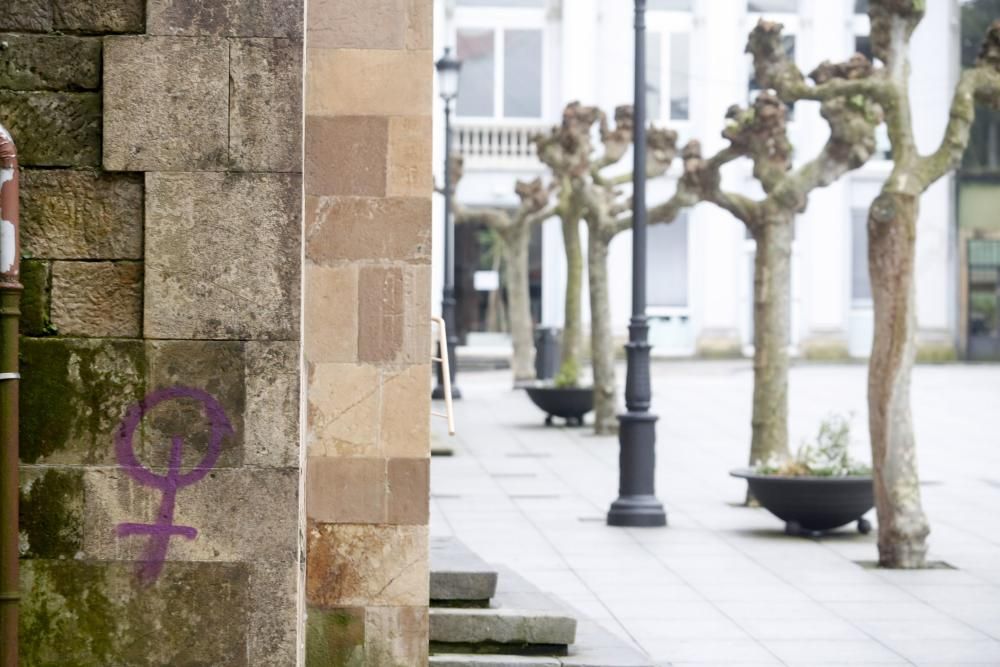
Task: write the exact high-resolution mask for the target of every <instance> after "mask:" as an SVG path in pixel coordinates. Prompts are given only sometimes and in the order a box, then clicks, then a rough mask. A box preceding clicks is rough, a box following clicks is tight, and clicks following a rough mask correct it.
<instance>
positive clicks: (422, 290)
mask: <svg viewBox="0 0 1000 667" xmlns="http://www.w3.org/2000/svg"><path fill="white" fill-rule="evenodd" d="M404 276H405V281H404V283H403V289H404V296H403V300H404V303H406V311H405V317H404V320H403V327H404V329H403V354H402V359H401V360H402V361H403V362H404V363H408V364H425V363H427V361H428V359H429V358H430V351H431V321H430V316H431V267H430V265H427V264H425V265H420V266H408V267H406V270H405V273H404Z"/></svg>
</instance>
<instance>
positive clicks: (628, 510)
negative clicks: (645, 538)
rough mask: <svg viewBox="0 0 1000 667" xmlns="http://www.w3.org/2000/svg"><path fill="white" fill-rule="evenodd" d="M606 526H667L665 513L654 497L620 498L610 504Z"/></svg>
mask: <svg viewBox="0 0 1000 667" xmlns="http://www.w3.org/2000/svg"><path fill="white" fill-rule="evenodd" d="M608 525H609V526H621V527H633V528H662V527H663V526H666V525H667V513H666V512H665V511H664V510H663V505H662V504H661V503H660V501H659V500H657V499H656V496H621V497H620V498H618V500H616V501H615V502H613V503H611V509H610V510H609V511H608Z"/></svg>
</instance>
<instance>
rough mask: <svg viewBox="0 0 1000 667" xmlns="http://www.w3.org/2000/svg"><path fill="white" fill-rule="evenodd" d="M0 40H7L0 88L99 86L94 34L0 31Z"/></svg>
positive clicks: (98, 42)
mask: <svg viewBox="0 0 1000 667" xmlns="http://www.w3.org/2000/svg"><path fill="white" fill-rule="evenodd" d="M0 41H2V42H7V48H6V49H5V50H4V51H3V56H4V57H3V59H2V60H0V88H5V89H7V90H97V89H98V88H100V85H101V40H100V39H98V38H96V37H69V36H63V35H58V36H56V35H16V34H0Z"/></svg>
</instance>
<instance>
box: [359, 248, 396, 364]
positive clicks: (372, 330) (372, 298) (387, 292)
mask: <svg viewBox="0 0 1000 667" xmlns="http://www.w3.org/2000/svg"><path fill="white" fill-rule="evenodd" d="M403 298H404V297H403V269H401V268H399V267H388V268H387V267H382V266H363V267H361V269H360V270H359V272H358V359H359V360H360V361H363V362H374V363H380V362H382V363H384V362H389V361H393V360H395V359H396V357H397V355H399V353H400V351H402V349H403V326H404V319H405V313H404V309H405V302H404V300H403Z"/></svg>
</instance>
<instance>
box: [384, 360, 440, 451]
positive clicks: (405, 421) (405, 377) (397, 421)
mask: <svg viewBox="0 0 1000 667" xmlns="http://www.w3.org/2000/svg"><path fill="white" fill-rule="evenodd" d="M429 356H430V355H428V357H429ZM430 373H431V367H430V364H429V363H424V364H420V365H416V366H407V367H404V368H402V369H400V370H398V371H393V372H391V373H389V372H387V373H386V374H385V375H384V377H383V381H382V415H381V429H380V431H379V438H380V441H381V444H382V451H383V452H384V453H385V455H386V456H392V457H410V458H420V457H424V456H427V455H428V454H429V453H430V437H431V436H430V409H431V398H430V397H431V384H430Z"/></svg>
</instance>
